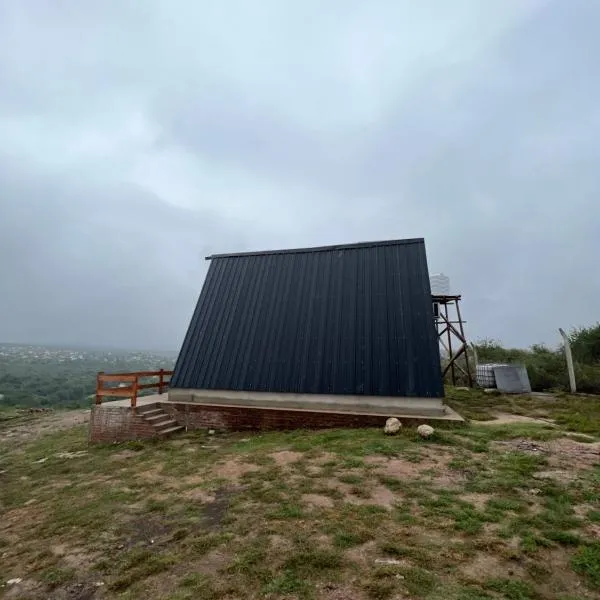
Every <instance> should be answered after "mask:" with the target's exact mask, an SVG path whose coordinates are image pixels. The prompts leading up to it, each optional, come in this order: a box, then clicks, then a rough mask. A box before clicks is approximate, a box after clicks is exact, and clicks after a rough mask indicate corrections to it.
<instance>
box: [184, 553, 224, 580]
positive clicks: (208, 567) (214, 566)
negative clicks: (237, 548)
mask: <svg viewBox="0 0 600 600" xmlns="http://www.w3.org/2000/svg"><path fill="white" fill-rule="evenodd" d="M230 560H231V557H230V556H229V554H227V553H225V552H223V551H222V550H213V551H212V552H209V553H208V554H206V555H205V556H203V557H202V558H201V559H200V560H198V561H195V562H193V563H190V564H189V565H186V571H187V572H189V573H192V572H197V573H202V574H203V575H218V573H219V571H221V570H222V569H224V568H225V567H226V566H227V565H228V564H229V561H230Z"/></svg>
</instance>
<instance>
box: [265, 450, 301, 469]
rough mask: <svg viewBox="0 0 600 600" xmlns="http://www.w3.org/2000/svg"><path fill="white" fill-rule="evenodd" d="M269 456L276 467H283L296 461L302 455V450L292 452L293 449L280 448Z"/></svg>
mask: <svg viewBox="0 0 600 600" xmlns="http://www.w3.org/2000/svg"><path fill="white" fill-rule="evenodd" d="M269 456H270V457H271V458H272V459H273V460H274V461H275V464H276V465H277V466H278V467H285V466H287V465H291V464H293V463H296V462H298V461H299V460H300V459H301V458H303V457H304V454H302V452H294V451H293V450H281V451H279V452H273V453H272V454H269Z"/></svg>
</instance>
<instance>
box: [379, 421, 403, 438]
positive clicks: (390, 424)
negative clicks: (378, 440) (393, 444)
mask: <svg viewBox="0 0 600 600" xmlns="http://www.w3.org/2000/svg"><path fill="white" fill-rule="evenodd" d="M401 428H402V423H400V421H399V420H398V419H396V417H390V418H389V419H388V420H387V421H386V422H385V427H384V428H383V433H385V434H386V435H394V434H396V433H398V432H399V431H400V429H401Z"/></svg>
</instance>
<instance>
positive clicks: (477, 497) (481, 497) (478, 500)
mask: <svg viewBox="0 0 600 600" xmlns="http://www.w3.org/2000/svg"><path fill="white" fill-rule="evenodd" d="M491 497H492V496H491V495H490V494H463V495H462V496H460V499H461V500H464V501H465V502H468V503H469V504H472V505H473V506H474V507H475V508H476V509H477V510H483V509H484V508H485V506H486V504H487V502H488V500H489V499H490V498H491Z"/></svg>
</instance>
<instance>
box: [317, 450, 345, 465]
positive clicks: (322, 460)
mask: <svg viewBox="0 0 600 600" xmlns="http://www.w3.org/2000/svg"><path fill="white" fill-rule="evenodd" d="M339 458H340V457H339V456H338V455H337V454H335V452H321V454H319V456H317V457H316V458H315V459H313V461H312V462H313V464H316V465H319V466H322V465H324V464H326V463H330V462H337V461H338V460H339Z"/></svg>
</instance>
